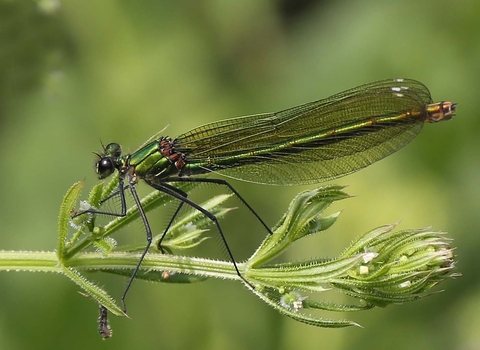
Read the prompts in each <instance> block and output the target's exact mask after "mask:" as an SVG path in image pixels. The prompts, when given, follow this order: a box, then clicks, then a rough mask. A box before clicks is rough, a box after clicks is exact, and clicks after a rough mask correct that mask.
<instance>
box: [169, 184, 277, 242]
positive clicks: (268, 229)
mask: <svg viewBox="0 0 480 350" xmlns="http://www.w3.org/2000/svg"><path fill="white" fill-rule="evenodd" d="M164 182H203V183H213V184H217V185H222V186H227V187H228V188H229V189H230V191H232V192H233V194H235V195H236V196H237V197H238V199H240V201H241V202H242V203H243V204H244V205H245V206H246V207H247V208H248V210H250V212H251V213H252V214H253V215H254V216H255V217H256V218H257V220H258V221H259V222H260V223H261V224H262V225H263V227H265V229H266V230H267V232H268V233H269V234H270V235H272V234H273V232H272V230H271V229H270V227H268V226H267V224H266V223H265V222H264V221H263V220H262V218H261V217H260V215H258V214H257V212H256V211H255V210H253V208H252V207H251V206H250V204H248V202H247V201H246V200H245V199H243V197H242V196H241V195H240V193H238V192H237V190H236V189H235V188H234V187H233V186H232V185H231V184H230V183H229V182H228V181H226V180H222V179H206V178H201V177H199V178H195V177H177V178H169V179H167V180H166V181H164Z"/></svg>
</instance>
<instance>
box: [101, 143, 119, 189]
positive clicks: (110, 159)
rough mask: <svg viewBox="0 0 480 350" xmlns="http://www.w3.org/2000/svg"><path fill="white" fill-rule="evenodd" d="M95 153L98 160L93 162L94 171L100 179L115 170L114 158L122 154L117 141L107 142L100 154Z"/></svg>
mask: <svg viewBox="0 0 480 350" xmlns="http://www.w3.org/2000/svg"><path fill="white" fill-rule="evenodd" d="M102 146H103V145H102ZM95 154H96V155H97V156H98V161H97V163H95V172H96V173H97V175H98V178H99V179H100V180H102V179H105V178H107V177H109V176H110V175H112V173H113V172H114V171H115V168H116V163H117V161H116V160H117V159H118V158H119V157H120V156H121V155H122V147H121V146H120V145H119V144H118V143H109V144H108V145H107V146H106V147H103V153H102V154H98V153H95Z"/></svg>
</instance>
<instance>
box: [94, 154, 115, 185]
mask: <svg viewBox="0 0 480 350" xmlns="http://www.w3.org/2000/svg"><path fill="white" fill-rule="evenodd" d="M96 171H97V174H98V178H99V179H100V180H102V179H105V178H107V177H109V176H110V175H112V173H113V172H114V171H115V164H114V163H113V159H112V158H110V157H105V158H101V159H100V160H99V161H98V162H97V166H96Z"/></svg>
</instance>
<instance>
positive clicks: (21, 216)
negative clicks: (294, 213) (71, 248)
mask: <svg viewBox="0 0 480 350" xmlns="http://www.w3.org/2000/svg"><path fill="white" fill-rule="evenodd" d="M478 18H480V2H478V1H475V0H461V1H455V2H452V1H447V0H440V1H438V0H436V1H434V0H430V1H417V0H409V1H383V0H371V1H361V2H359V1H334V0H330V1H308V0H304V1H293V0H291V1H288V0H282V1H280V0H279V1H274V0H270V1H255V0H250V1H226V0H213V1H177V2H173V1H168V2H167V1H142V2H133V1H55V0H44V1H18V2H17V1H0V123H1V124H0V134H1V136H0V152H1V159H2V160H3V161H2V164H3V167H2V168H3V169H2V174H3V175H2V178H3V181H1V182H0V193H1V198H2V201H1V203H0V223H1V231H0V242H1V243H0V248H1V249H5V250H52V249H54V247H55V244H56V219H57V213H58V206H59V204H60V201H61V199H62V196H63V194H64V193H65V192H66V190H67V189H68V188H69V186H71V185H72V183H73V182H75V181H78V180H82V179H85V178H86V181H87V185H86V188H90V187H91V186H92V185H94V184H96V183H97V179H96V176H95V174H94V171H93V163H94V159H95V157H94V156H93V155H92V153H91V152H92V151H99V150H100V149H101V147H100V142H99V140H100V139H101V140H102V141H103V142H104V143H108V142H119V143H121V144H122V145H123V147H124V149H125V150H127V151H128V150H129V151H133V150H135V148H136V147H137V146H139V145H140V144H141V143H142V142H143V141H144V140H145V139H146V138H148V137H149V136H150V135H152V134H154V133H156V132H157V131H159V130H160V129H162V128H163V127H165V126H166V125H169V128H168V130H167V132H166V134H168V135H170V136H175V135H177V134H180V133H183V132H186V131H188V130H189V129H191V128H193V127H196V126H199V125H201V124H203V123H207V122H212V121H216V120H220V119H225V118H229V117H234V116H239V115H246V114H254V113H261V112H269V111H276V110H281V109H284V108H288V107H292V106H294V105H298V104H301V103H304V102H309V101H312V100H316V99H319V98H323V97H327V96H329V95H331V94H334V93H336V92H340V91H343V90H345V89H348V88H351V87H354V86H357V85H360V84H363V83H367V82H371V81H375V80H380V79H385V78H396V77H405V78H407V77H408V78H414V79H417V80H420V81H422V82H423V83H425V84H426V85H427V86H428V87H429V88H430V90H431V92H432V96H433V99H434V100H437V101H440V100H452V101H455V102H457V103H458V110H457V116H456V117H455V118H454V119H453V120H451V121H449V122H446V123H441V124H437V125H426V126H425V128H424V130H423V131H422V132H421V134H420V135H419V137H418V138H417V139H416V140H414V141H413V142H412V144H410V145H408V146H407V147H406V148H405V149H403V150H401V151H400V152H398V153H397V154H395V155H393V156H391V157H389V158H388V159H386V160H383V161H381V162H380V163H378V164H375V165H374V166H372V167H369V168H368V169H365V170H363V171H361V172H359V173H356V174H354V175H351V176H348V177H346V178H343V179H340V180H338V181H336V183H340V184H349V185H350V186H349V188H348V189H347V191H348V192H349V193H350V194H352V195H355V196H356V197H355V198H352V199H349V200H347V201H343V202H341V203H339V204H336V205H335V208H334V209H335V210H342V209H343V213H342V215H341V216H340V220H339V222H338V223H337V224H336V225H335V226H334V227H333V228H332V229H331V230H330V231H328V232H327V233H325V234H324V235H323V237H313V238H310V239H309V240H306V242H300V243H299V244H297V245H295V246H294V247H293V249H291V250H290V251H289V252H288V254H286V256H285V257H284V259H301V258H308V257H312V256H313V257H323V256H335V255H336V254H338V253H340V252H341V251H342V249H343V247H345V246H346V245H347V244H348V243H349V242H350V240H351V239H353V237H355V236H356V235H358V234H360V233H362V232H365V231H367V230H369V229H371V228H374V227H376V226H379V225H382V224H386V223H392V222H396V221H398V220H401V224H400V227H401V228H417V227H424V226H429V225H432V226H433V228H434V229H437V230H443V231H447V232H448V235H449V236H450V237H453V238H454V242H453V244H454V246H456V247H458V248H457V250H456V253H457V254H458V261H459V263H458V270H459V272H461V273H462V274H463V277H462V278H459V279H456V280H449V281H447V282H446V283H444V284H442V285H441V286H440V288H437V290H440V289H445V291H444V292H443V293H439V294H437V295H434V296H432V297H430V298H427V299H425V300H421V301H418V302H414V303H411V304H408V305H403V306H390V307H388V308H386V309H374V310H371V311H367V312H361V313H356V314H345V315H342V314H335V315H328V317H336V318H349V319H351V320H354V321H357V322H359V323H360V324H362V325H363V326H364V327H365V328H363V329H362V328H346V329H340V330H328V329H318V328H314V327H311V326H307V325H304V324H300V323H297V322H295V321H293V320H291V319H289V318H286V317H283V316H280V315H278V314H277V313H276V312H275V311H273V310H271V309H270V308H269V307H268V306H267V305H265V304H264V303H263V302H261V301H260V300H259V299H257V298H256V297H255V296H254V295H253V294H251V293H250V292H248V291H247V290H246V289H245V288H243V287H242V286H241V284H240V283H238V282H237V283H234V282H228V281H218V280H215V281H214V280H210V281H206V282H204V283H200V284H194V285H168V284H151V283H146V282H136V283H135V284H134V286H133V288H132V290H131V294H130V295H129V299H128V302H129V304H128V306H129V315H130V317H131V319H127V318H116V317H111V320H110V321H111V324H112V326H113V328H114V337H113V338H112V339H110V340H108V341H106V342H102V341H101V338H100V336H99V335H98V333H97V324H96V317H97V305H96V304H95V303H94V302H92V300H89V299H88V298H84V297H82V296H81V295H80V294H79V293H78V291H79V290H78V287H77V286H76V285H74V284H73V283H71V282H70V281H69V280H67V279H66V278H63V277H61V276H59V275H45V274H33V273H17V274H16V273H3V274H1V275H0V285H1V287H0V296H1V297H0V349H46V348H49V349H65V348H69V349H86V348H97V347H100V346H101V347H102V348H105V349H131V348H141V349H153V348H158V349H160V348H161V349H187V348H188V349H370V350H374V349H385V348H387V347H388V348H389V349H390V350H394V349H478V348H480V332H479V330H480V285H479V282H480V278H479V277H478V271H477V270H478V266H479V256H480V255H479V254H478V251H477V249H478V247H479V243H480V235H479V232H478V228H479V219H478V208H479V203H480V202H479V201H478V199H477V198H478V195H479V193H480V186H479V185H478V174H479V170H480V163H479V157H478V148H479V145H480V141H479V136H478V132H479V131H480V122H479V119H477V113H478V112H475V109H476V108H477V107H475V104H476V103H477V102H478V101H479V97H478V95H479V93H478V91H479V88H480V83H479V81H480V79H479V77H480V22H479V21H478ZM234 185H235V187H236V188H237V189H238V190H239V192H241V193H242V194H243V195H244V197H245V198H246V199H247V200H248V201H249V202H250V203H251V205H252V206H253V207H254V208H257V209H258V211H259V213H260V215H261V216H262V217H263V218H264V220H265V221H266V222H267V223H269V224H271V225H273V224H274V223H275V222H276V220H278V219H279V217H280V216H281V214H282V213H283V212H284V210H285V208H286V206H287V205H288V202H289V201H290V200H291V198H293V196H294V195H295V194H296V193H298V192H299V191H300V190H302V189H303V188H298V187H289V188H285V187H269V186H260V185H253V184H246V183H240V182H234ZM144 187H146V186H144ZM208 189H209V188H207V191H206V190H205V189H202V190H203V191H202V190H200V191H199V192H198V194H197V195H198V196H199V197H198V198H199V199H200V200H205V199H207V198H208ZM202 194H203V195H202ZM231 205H232V206H237V205H238V203H237V202H235V201H232V202H231ZM169 214H171V210H165V211H164V213H162V211H158V212H157V213H156V215H158V216H159V217H162V218H163V219H162V220H163V221H161V220H160V222H165V221H166V220H167V219H168V215H169ZM150 216H153V214H152V213H151V214H150ZM224 224H225V225H226V227H227V228H226V230H227V231H228V239H229V241H230V243H231V245H232V247H233V249H234V251H235V252H236V254H237V255H238V256H239V257H241V258H245V257H247V256H248V253H249V252H252V251H253V249H254V248H255V244H256V243H258V241H259V239H261V238H262V235H264V234H265V233H264V232H263V231H262V230H261V227H260V226H259V225H258V223H257V222H256V221H255V220H252V217H251V215H250V214H249V213H248V212H246V210H244V209H239V210H237V211H235V212H234V213H232V214H230V215H229V217H228V218H227V219H226V220H224ZM127 231H129V230H127ZM258 232H261V233H260V234H258ZM122 237H130V238H131V239H132V240H136V241H142V240H144V233H143V232H142V230H141V226H140V225H132V227H131V230H130V231H129V232H126V233H125V235H124V236H122ZM252 242H254V243H253V244H252ZM217 248H218V244H217ZM212 254H213V255H214V253H212ZM89 276H90V277H92V278H93V279H94V280H95V281H97V282H98V283H99V284H100V285H102V286H105V287H106V288H107V290H108V291H110V293H111V294H112V295H113V296H115V297H120V295H121V291H122V289H123V287H124V285H125V283H126V279H124V278H121V277H115V276H106V275H101V274H97V275H89ZM326 316H327V315H326Z"/></svg>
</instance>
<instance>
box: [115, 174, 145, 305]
mask: <svg viewBox="0 0 480 350" xmlns="http://www.w3.org/2000/svg"><path fill="white" fill-rule="evenodd" d="M129 182H130V183H129V186H128V188H130V193H131V194H132V197H133V200H134V201H135V204H136V205H137V207H138V212H139V213H140V216H141V218H142V221H143V224H144V226H145V231H146V234H147V245H146V246H145V248H144V249H143V252H142V255H141V256H140V259H139V260H138V263H137V265H136V266H135V270H133V273H132V275H131V276H130V279H129V280H128V283H127V286H126V287H125V290H124V291H123V295H122V305H123V312H125V313H126V312H127V304H126V303H125V298H126V297H127V293H128V290H129V289H130V287H131V286H132V283H133V280H134V279H135V276H136V275H137V273H138V271H139V270H140V265H141V264H142V262H143V259H145V255H147V252H148V249H149V248H150V245H151V244H152V229H151V228H150V224H149V223H148V219H147V215H146V214H145V211H144V210H143V208H142V204H141V202H140V198H139V197H138V194H137V191H136V190H135V186H134V185H135V183H134V182H133V179H132V178H130V180H129ZM122 188H123V184H122ZM124 197H125V195H124Z"/></svg>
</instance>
